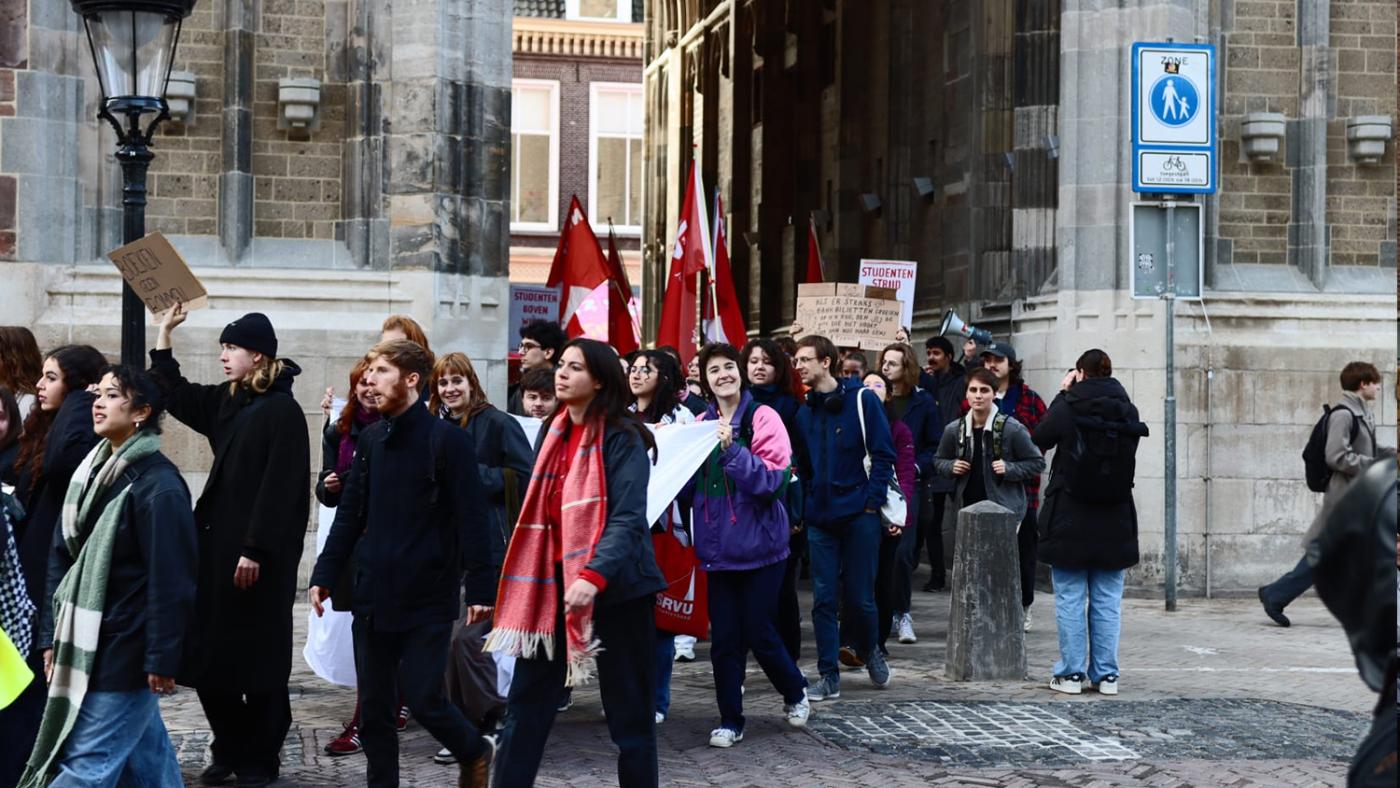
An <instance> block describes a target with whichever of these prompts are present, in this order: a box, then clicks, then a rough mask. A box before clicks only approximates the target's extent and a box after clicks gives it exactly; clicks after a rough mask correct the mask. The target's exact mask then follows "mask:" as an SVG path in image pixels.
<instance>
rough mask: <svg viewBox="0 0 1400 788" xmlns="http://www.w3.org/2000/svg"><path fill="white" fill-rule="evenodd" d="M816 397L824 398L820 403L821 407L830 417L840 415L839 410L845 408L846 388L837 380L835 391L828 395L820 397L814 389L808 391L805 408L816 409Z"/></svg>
mask: <svg viewBox="0 0 1400 788" xmlns="http://www.w3.org/2000/svg"><path fill="white" fill-rule="evenodd" d="M818 396H824V398H823V399H822V401H821V403H820V404H821V407H822V408H823V409H824V410H825V411H826V412H827V413H830V414H832V415H836V414H838V413H840V412H841V409H842V408H844V407H845V406H846V387H845V386H843V385H842V384H841V382H840V381H839V380H838V381H837V383H836V390H835V391H832V392H831V393H830V394H826V395H821V394H820V393H819V392H818V391H817V390H816V389H809V390H808V391H807V406H808V407H810V408H815V407H817V405H818V403H817V397H818Z"/></svg>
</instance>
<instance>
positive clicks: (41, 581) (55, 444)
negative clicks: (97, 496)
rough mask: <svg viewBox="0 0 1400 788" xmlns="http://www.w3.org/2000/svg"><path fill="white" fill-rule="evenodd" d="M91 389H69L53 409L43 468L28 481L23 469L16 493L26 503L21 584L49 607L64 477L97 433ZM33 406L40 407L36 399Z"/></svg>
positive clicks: (19, 535)
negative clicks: (49, 581) (52, 555)
mask: <svg viewBox="0 0 1400 788" xmlns="http://www.w3.org/2000/svg"><path fill="white" fill-rule="evenodd" d="M96 399H97V396H96V395H95V394H89V393H88V392H86V391H74V392H70V393H69V394H68V396H67V397H64V398H63V404H62V405H60V406H59V407H58V413H56V414H54V419H53V423H52V424H50V425H49V434H48V437H46V438H45V439H44V463H43V466H42V467H43V470H42V471H41V472H40V474H39V478H38V479H37V480H31V478H30V475H29V470H28V469H27V468H25V469H21V470H20V473H19V484H18V485H17V486H16V487H15V496H16V498H18V499H19V502H20V503H21V504H22V505H23V506H24V511H25V513H26V514H25V517H24V521H23V522H22V523H20V525H19V527H18V528H17V529H16V533H15V542H16V544H17V546H18V547H19V565H20V567H21V568H22V569H23V570H24V585H25V588H26V590H28V591H29V598H30V599H32V600H34V604H35V605H38V606H39V609H40V610H43V609H45V608H47V607H49V601H50V599H49V597H47V596H45V595H44V592H45V590H47V584H46V583H45V577H46V575H47V574H48V569H49V548H50V547H52V545H53V534H54V531H56V530H58V518H59V517H60V515H62V513H63V497H64V496H65V495H67V494H68V482H69V480H70V479H72V478H73V471H76V470H77V469H78V466H79V465H81V464H82V462H83V458H84V457H86V456H87V454H88V452H90V451H92V447H93V446H96V445H97V441H98V440H99V438H98V437H97V433H95V432H93V431H92V403H93V401H94V400H96ZM34 407H36V408H37V407H39V405H38V403H35V405H34Z"/></svg>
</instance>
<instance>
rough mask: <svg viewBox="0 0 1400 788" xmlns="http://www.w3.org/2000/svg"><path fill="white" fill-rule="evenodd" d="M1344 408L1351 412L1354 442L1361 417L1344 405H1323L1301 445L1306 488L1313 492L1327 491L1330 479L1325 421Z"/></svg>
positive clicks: (1352, 439)
mask: <svg viewBox="0 0 1400 788" xmlns="http://www.w3.org/2000/svg"><path fill="white" fill-rule="evenodd" d="M1338 410H1345V411H1346V412H1347V413H1350V414H1351V442H1352V443H1355V442H1356V432H1357V430H1359V429H1360V428H1361V419H1360V418H1359V417H1358V416H1357V415H1356V413H1355V412H1353V411H1352V410H1351V409H1350V408H1348V407H1346V406H1345V405H1323V406H1322V418H1320V419H1318V420H1317V423H1316V424H1314V425H1313V428H1312V434H1310V435H1308V443H1307V445H1306V446H1304V447H1303V476H1304V478H1306V479H1307V480H1308V489H1309V490H1312V491H1313V492H1327V484H1328V482H1330V481H1332V468H1331V467H1329V466H1328V465H1327V422H1328V420H1329V419H1331V418H1332V413H1333V412H1334V411H1338Z"/></svg>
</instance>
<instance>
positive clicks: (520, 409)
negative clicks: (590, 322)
mask: <svg viewBox="0 0 1400 788" xmlns="http://www.w3.org/2000/svg"><path fill="white" fill-rule="evenodd" d="M568 341H569V336H568V335H567V334H565V333H564V329H562V328H560V327H559V324H558V323H556V322H554V321H552V320H531V321H529V322H527V323H526V324H525V325H524V326H521V328H520V347H519V348H518V350H519V351H520V375H521V381H522V383H523V382H524V376H525V375H528V374H530V373H531V372H533V371H534V370H537V369H540V370H545V371H548V372H553V371H554V368H555V367H556V366H558V364H559V353H560V352H561V351H562V350H563V349H564V343H566V342H568ZM523 391H524V389H523V387H522V385H521V384H520V383H517V384H516V385H514V386H512V387H511V388H510V391H509V392H508V393H507V395H506V412H507V413H511V414H514V415H516V416H524V415H527V414H526V413H525V404H524V400H523Z"/></svg>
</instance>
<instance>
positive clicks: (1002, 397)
mask: <svg viewBox="0 0 1400 788" xmlns="http://www.w3.org/2000/svg"><path fill="white" fill-rule="evenodd" d="M982 363H983V366H984V367H985V368H986V369H987V370H989V371H990V372H991V373H992V374H994V375H996V376H997V397H996V404H997V411H998V412H1000V413H1004V414H1006V415H1008V416H1013V417H1015V419H1016V420H1017V421H1019V422H1021V424H1022V425H1023V426H1024V427H1025V428H1026V430H1027V431H1029V432H1034V431H1035V428H1036V426H1038V425H1039V424H1040V420H1041V419H1042V418H1044V417H1045V400H1043V399H1041V398H1040V395H1039V394H1037V393H1035V391H1034V390H1033V389H1031V387H1030V386H1027V385H1026V383H1025V381H1024V380H1022V379H1021V361H1020V359H1018V358H1017V357H1016V349H1015V348H1013V347H1012V346H1011V345H1009V344H1007V343H1006V342H993V343H992V344H990V345H988V346H987V348H986V349H985V350H983V351H982ZM1039 508H1040V474H1038V473H1037V474H1036V475H1034V476H1032V477H1031V478H1029V479H1027V480H1026V511H1025V515H1024V517H1023V518H1022V520H1021V525H1020V526H1019V527H1018V528H1017V529H1016V556H1017V558H1018V559H1019V560H1020V562H1021V609H1022V610H1023V611H1024V612H1025V613H1024V618H1023V619H1022V626H1023V627H1024V629H1025V630H1026V631H1027V632H1029V631H1030V628H1031V603H1033V602H1035V556H1036V547H1035V545H1036V538H1037V536H1038V534H1037V533H1036V512H1037V511H1038V510H1039Z"/></svg>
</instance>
